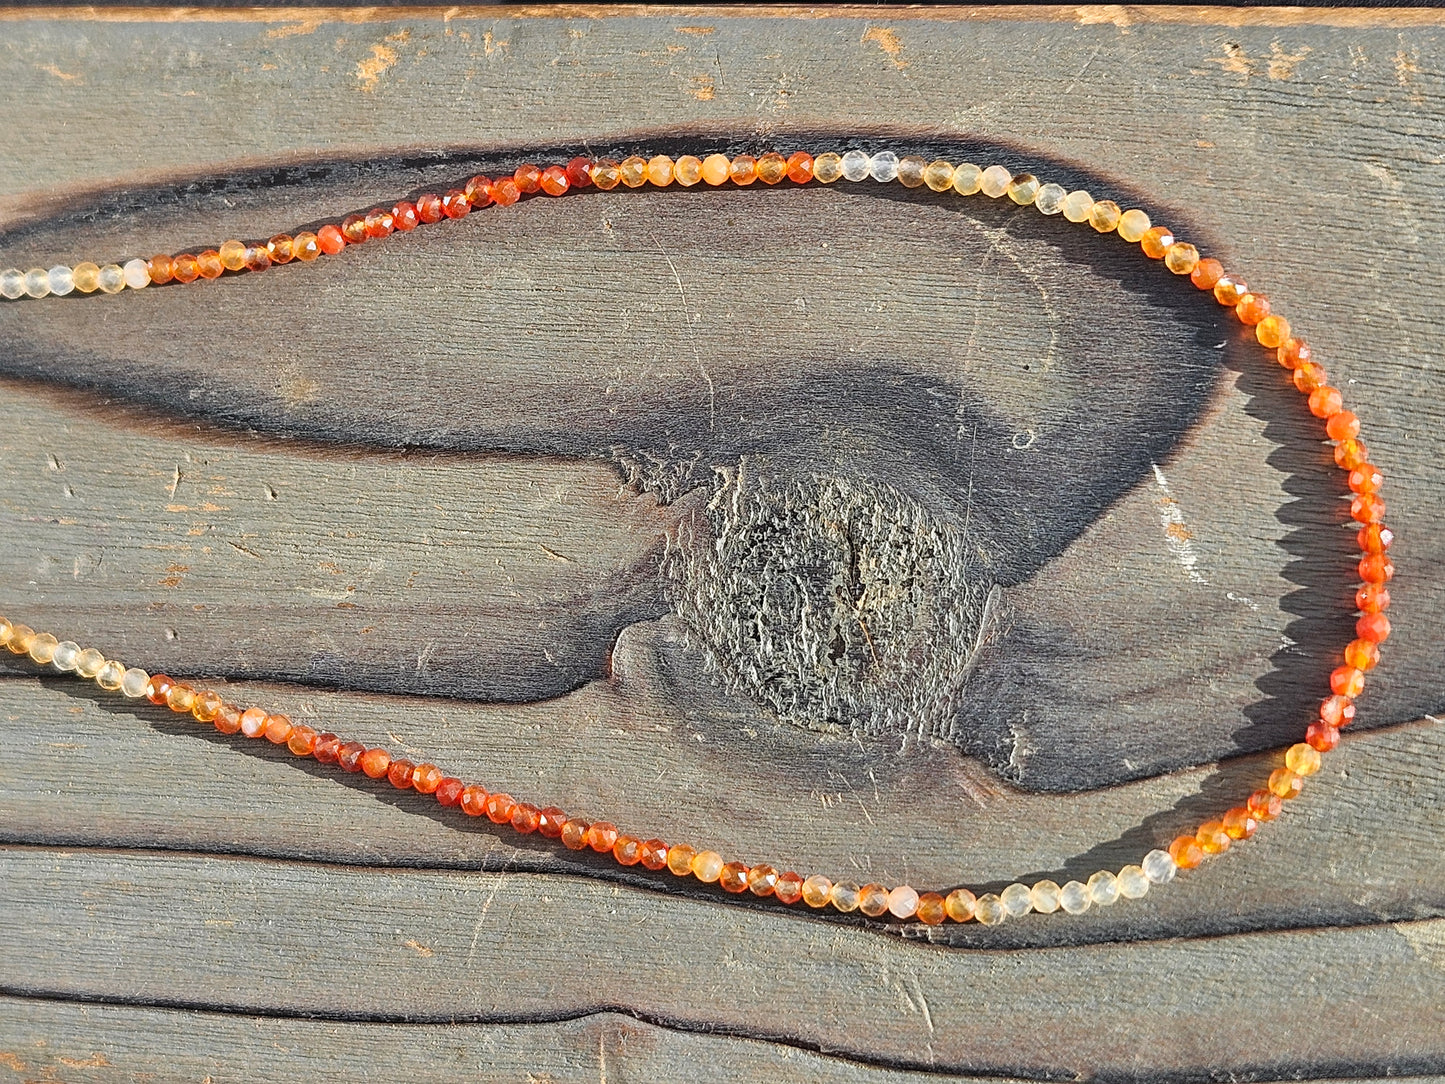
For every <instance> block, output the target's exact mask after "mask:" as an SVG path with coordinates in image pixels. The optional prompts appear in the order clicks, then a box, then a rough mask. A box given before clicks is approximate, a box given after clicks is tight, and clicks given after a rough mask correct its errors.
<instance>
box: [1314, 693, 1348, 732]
mask: <svg viewBox="0 0 1445 1084" xmlns="http://www.w3.org/2000/svg"><path fill="white" fill-rule="evenodd" d="M1320 718H1321V719H1323V720H1324V721H1325V722H1326V723H1328V724H1329V725H1330V726H1333V727H1344V726H1349V725H1350V724H1351V723H1352V722H1354V721H1355V705H1354V702H1353V701H1351V700H1350V698H1349V697H1347V696H1329V697H1326V698H1325V699H1324V700H1322V701H1321V702H1320Z"/></svg>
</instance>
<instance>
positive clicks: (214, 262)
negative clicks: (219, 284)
mask: <svg viewBox="0 0 1445 1084" xmlns="http://www.w3.org/2000/svg"><path fill="white" fill-rule="evenodd" d="M196 267H197V269H199V271H200V272H201V278H203V279H218V278H220V277H221V273H222V272H223V271H225V270H226V268H225V265H224V264H222V263H221V254H220V253H219V252H217V251H216V250H215V249H213V248H208V249H206V251H205V252H201V253H198V254H197V256H196ZM102 270H104V269H102ZM104 288H105V286H104V284H102V285H101V289H104Z"/></svg>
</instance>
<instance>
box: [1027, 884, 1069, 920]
mask: <svg viewBox="0 0 1445 1084" xmlns="http://www.w3.org/2000/svg"><path fill="white" fill-rule="evenodd" d="M1061 891H1062V890H1061V889H1060V888H1059V886H1058V885H1057V884H1055V883H1054V882H1053V881H1040V882H1039V883H1038V884H1036V885H1034V887H1033V889H1032V890H1031V891H1030V892H1029V897H1030V902H1031V903H1033V905H1034V910H1035V911H1037V912H1038V913H1039V914H1041V915H1051V914H1053V913H1054V912H1055V911H1057V910H1058V909H1059V893H1060V892H1061Z"/></svg>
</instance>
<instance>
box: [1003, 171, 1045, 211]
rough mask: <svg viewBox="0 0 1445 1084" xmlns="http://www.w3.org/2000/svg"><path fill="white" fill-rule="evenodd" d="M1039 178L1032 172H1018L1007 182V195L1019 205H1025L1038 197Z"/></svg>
mask: <svg viewBox="0 0 1445 1084" xmlns="http://www.w3.org/2000/svg"><path fill="white" fill-rule="evenodd" d="M1039 187H1040V186H1039V179H1038V178H1037V177H1035V176H1034V175H1033V174H1032V173H1020V174H1019V175H1018V176H1016V177H1012V178H1010V179H1009V182H1008V191H1007V193H1006V194H1007V196H1008V198H1009V199H1011V200H1012V201H1013V202H1014V203H1017V204H1018V205H1019V206H1020V207H1027V206H1029V205H1030V204H1031V203H1033V201H1034V200H1035V199H1036V198H1037V197H1038V194H1039Z"/></svg>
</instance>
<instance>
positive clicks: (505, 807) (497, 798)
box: [487, 792, 617, 851]
mask: <svg viewBox="0 0 1445 1084" xmlns="http://www.w3.org/2000/svg"><path fill="white" fill-rule="evenodd" d="M516 804H517V800H516V799H515V798H513V797H512V796H511V795H510V794H507V793H505V792H503V793H500V794H488V795H487V819H488V820H489V821H491V822H492V823H493V824H509V823H511V820H512V809H513V807H514V806H516ZM594 827H595V826H594ZM616 839H617V831H616V829H613V832H612V839H610V840H608V842H607V846H605V847H599V848H597V849H598V850H603V851H610V850H611V849H612V844H613V842H615V841H616Z"/></svg>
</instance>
